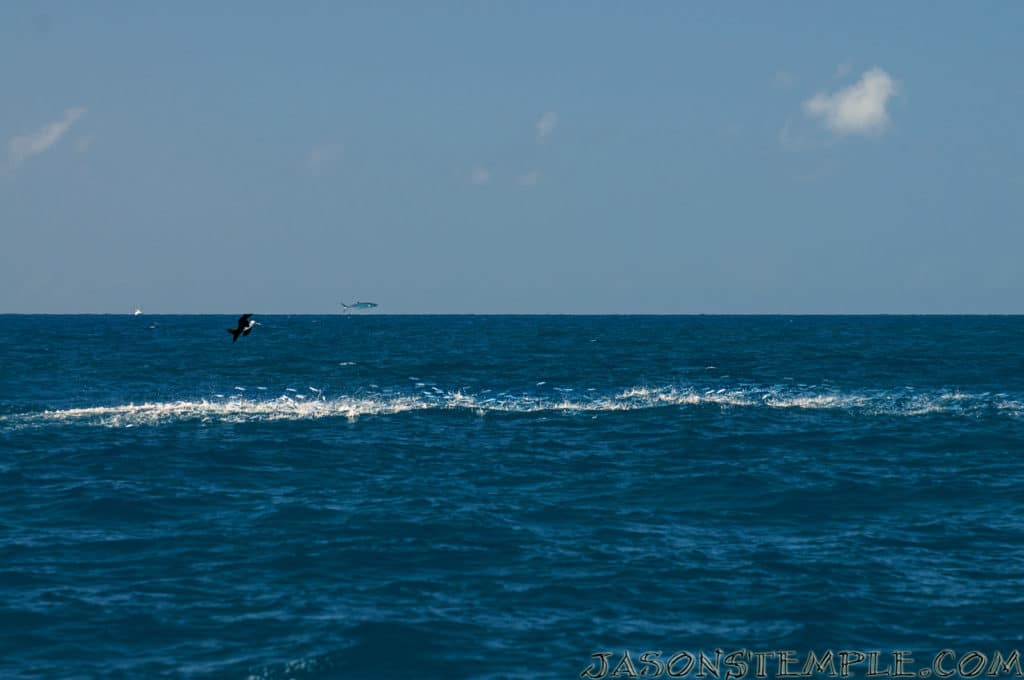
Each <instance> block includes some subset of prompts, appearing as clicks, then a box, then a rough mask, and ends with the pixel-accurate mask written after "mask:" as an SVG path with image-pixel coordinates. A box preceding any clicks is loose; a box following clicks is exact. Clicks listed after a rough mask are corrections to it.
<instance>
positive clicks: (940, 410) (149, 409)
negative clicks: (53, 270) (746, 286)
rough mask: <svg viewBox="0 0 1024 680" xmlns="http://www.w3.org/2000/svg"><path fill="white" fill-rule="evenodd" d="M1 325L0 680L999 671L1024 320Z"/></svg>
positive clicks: (1015, 601) (1022, 467)
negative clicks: (598, 656) (723, 658)
mask: <svg viewBox="0 0 1024 680" xmlns="http://www.w3.org/2000/svg"><path fill="white" fill-rule="evenodd" d="M256 318H257V319H258V320H259V321H260V322H261V323H262V325H261V326H258V327H256V329H255V331H254V332H253V333H252V334H251V335H250V336H249V337H245V338H240V339H239V341H238V343H237V344H232V342H231V337H230V336H229V335H228V334H227V333H225V332H224V328H226V327H227V326H229V325H232V323H233V321H234V318H233V317H227V316H225V317H218V316H174V317H169V316H151V315H147V316H141V317H134V318H132V317H127V316H126V317H115V316H109V317H108V316H68V317H54V316H0V676H2V677H45V678H71V677H75V678H78V677H103V678H111V677H126V678H136V677H137V678H156V677H189V678H207V677H210V678H214V677H216V678H248V677H255V678H320V677H326V678H334V677H337V678H363V677H366V678H376V677H410V678H499V677H530V678H575V677H578V676H579V674H580V672H581V671H582V670H583V669H584V668H585V667H586V666H587V664H588V663H589V662H590V654H591V653H592V652H594V651H598V650H618V651H619V652H621V651H622V650H624V649H629V650H633V651H634V652H636V653H639V652H641V651H644V650H664V651H665V652H666V654H668V653H671V652H673V651H676V650H702V649H703V650H713V649H714V648H716V647H719V648H724V649H726V650H729V649H739V648H744V647H746V648H751V649H771V650H775V649H791V650H797V651H798V652H799V653H800V654H801V655H802V654H803V653H804V651H805V650H810V649H816V650H824V649H829V648H832V649H840V648H848V649H862V650H871V649H881V650H892V649H907V650H913V651H914V652H916V653H917V654H918V655H919V656H924V655H926V654H927V653H933V652H935V651H937V650H939V649H942V648H947V647H948V648H951V649H956V650H969V649H976V648H977V649H986V650H992V649H1003V650H1007V651H1009V650H1012V649H1015V648H1019V647H1024V643H1022V642H1021V639H1022V635H1024V510H1022V501H1024V446H1022V445H1024V318H1022V317H488V316H461V317H460V316H441V317H393V316H382V315H363V316H356V315H352V316H349V317H343V316H340V315H339V316H330V317H327V316H325V317H312V316H265V317H260V316H257V317H256Z"/></svg>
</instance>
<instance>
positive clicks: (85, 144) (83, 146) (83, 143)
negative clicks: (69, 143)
mask: <svg viewBox="0 0 1024 680" xmlns="http://www.w3.org/2000/svg"><path fill="white" fill-rule="evenodd" d="M95 140H96V135H86V136H84V137H79V138H78V140H77V141H75V151H77V152H78V153H85V152H86V151H88V150H89V147H91V146H92V143H93V142H94V141H95Z"/></svg>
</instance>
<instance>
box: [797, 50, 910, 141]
mask: <svg viewBox="0 0 1024 680" xmlns="http://www.w3.org/2000/svg"><path fill="white" fill-rule="evenodd" d="M895 94H896V81H895V80H893V79H892V77H890V76H889V74H888V73H886V72H885V71H883V70H882V69H880V68H877V67H876V68H873V69H871V70H870V71H867V72H865V73H864V75H862V76H861V78H860V80H859V81H857V82H856V83H854V84H853V85H850V86H849V87H847V88H844V89H842V90H838V91H837V92H834V93H832V94H826V93H824V92H820V93H818V94H816V95H814V96H813V97H811V98H810V99H808V100H807V101H806V102H804V111H806V112H807V114H808V115H809V116H812V117H815V118H819V119H820V120H821V121H822V123H824V125H825V126H826V127H828V128H829V129H830V130H832V131H833V132H835V133H836V134H839V135H848V134H867V135H870V134H879V133H881V132H883V131H884V130H885V128H886V125H888V123H889V114H888V113H887V112H886V110H885V107H886V105H887V104H888V101H889V98H890V97H892V96H893V95H895Z"/></svg>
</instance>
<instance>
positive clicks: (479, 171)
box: [469, 166, 491, 184]
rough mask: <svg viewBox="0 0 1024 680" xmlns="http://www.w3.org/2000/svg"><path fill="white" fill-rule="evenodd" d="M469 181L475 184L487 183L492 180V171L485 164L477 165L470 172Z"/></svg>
mask: <svg viewBox="0 0 1024 680" xmlns="http://www.w3.org/2000/svg"><path fill="white" fill-rule="evenodd" d="M469 181H470V182H472V183H473V184H487V183H488V182H490V181H491V171H490V170H488V169H487V168H485V167H483V166H477V167H475V168H473V172H471V173H469Z"/></svg>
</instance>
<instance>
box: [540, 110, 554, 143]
mask: <svg viewBox="0 0 1024 680" xmlns="http://www.w3.org/2000/svg"><path fill="white" fill-rule="evenodd" d="M556 125H558V114H557V113H555V112H554V111H548V112H547V113H545V114H544V115H543V116H541V117H540V120H538V121H537V141H538V142H539V141H542V140H543V139H544V138H545V137H547V136H548V135H550V134H551V133H552V132H553V131H554V129H555V126H556Z"/></svg>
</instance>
